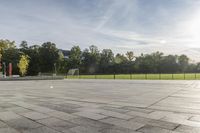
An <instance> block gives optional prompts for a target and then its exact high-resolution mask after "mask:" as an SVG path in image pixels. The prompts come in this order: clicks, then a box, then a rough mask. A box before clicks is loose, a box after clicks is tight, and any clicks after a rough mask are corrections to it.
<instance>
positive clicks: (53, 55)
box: [39, 42, 59, 73]
mask: <svg viewBox="0 0 200 133" xmlns="http://www.w3.org/2000/svg"><path fill="white" fill-rule="evenodd" d="M58 52H59V51H58V49H57V48H56V44H55V43H51V42H46V43H43V44H42V46H41V47H40V48H39V59H40V68H41V72H45V73H47V72H54V65H55V63H56V62H57V60H58V59H59V54H58Z"/></svg>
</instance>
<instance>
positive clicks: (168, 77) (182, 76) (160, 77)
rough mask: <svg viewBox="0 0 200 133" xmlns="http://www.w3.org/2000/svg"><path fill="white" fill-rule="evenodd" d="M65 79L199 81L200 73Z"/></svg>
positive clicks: (109, 75) (95, 76)
mask: <svg viewBox="0 0 200 133" xmlns="http://www.w3.org/2000/svg"><path fill="white" fill-rule="evenodd" d="M65 78H66V79H130V80H131V79H135V80H137V79H138V80H199V79H200V73H178V74H161V73H160V74H107V75H98V74H97V75H77V76H76V75H74V76H72V75H67V76H65Z"/></svg>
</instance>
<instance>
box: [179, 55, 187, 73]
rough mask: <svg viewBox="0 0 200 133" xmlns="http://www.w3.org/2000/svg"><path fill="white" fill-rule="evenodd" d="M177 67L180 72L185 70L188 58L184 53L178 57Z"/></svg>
mask: <svg viewBox="0 0 200 133" xmlns="http://www.w3.org/2000/svg"><path fill="white" fill-rule="evenodd" d="M178 62H179V68H180V71H181V72H185V71H186V69H187V67H188V65H189V58H188V57H187V56H186V55H181V56H179V57H178Z"/></svg>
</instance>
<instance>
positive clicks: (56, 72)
mask: <svg viewBox="0 0 200 133" xmlns="http://www.w3.org/2000/svg"><path fill="white" fill-rule="evenodd" d="M54 69H55V76H56V73H57V72H56V63H54Z"/></svg>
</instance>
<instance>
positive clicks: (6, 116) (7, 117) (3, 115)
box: [0, 111, 21, 121]
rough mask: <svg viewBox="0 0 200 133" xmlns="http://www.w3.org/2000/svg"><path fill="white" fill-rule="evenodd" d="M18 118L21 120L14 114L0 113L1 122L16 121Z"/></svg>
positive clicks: (8, 112)
mask: <svg viewBox="0 0 200 133" xmlns="http://www.w3.org/2000/svg"><path fill="white" fill-rule="evenodd" d="M18 118H21V116H20V115H18V114H16V113H14V112H10V111H7V112H1V113H0V120H2V121H9V120H12V119H18Z"/></svg>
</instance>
